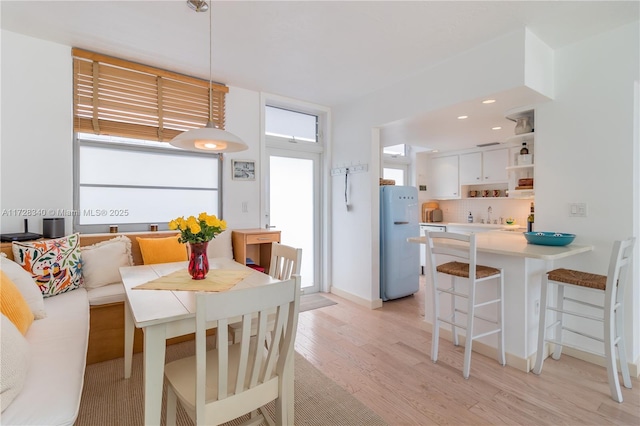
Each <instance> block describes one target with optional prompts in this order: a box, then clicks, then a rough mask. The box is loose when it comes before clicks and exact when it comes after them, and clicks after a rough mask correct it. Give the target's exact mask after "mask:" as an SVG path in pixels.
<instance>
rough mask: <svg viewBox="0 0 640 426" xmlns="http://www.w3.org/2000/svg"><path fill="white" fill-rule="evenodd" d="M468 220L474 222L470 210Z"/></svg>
mask: <svg viewBox="0 0 640 426" xmlns="http://www.w3.org/2000/svg"><path fill="white" fill-rule="evenodd" d="M467 222H469V223H473V215H472V214H471V212H469V216H467Z"/></svg>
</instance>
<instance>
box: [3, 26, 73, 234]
mask: <svg viewBox="0 0 640 426" xmlns="http://www.w3.org/2000/svg"><path fill="white" fill-rule="evenodd" d="M1 37H2V40H1V43H2V69H1V72H2V74H1V84H2V118H1V125H2V128H1V130H0V138H1V139H0V157H1V159H0V167H1V169H0V170H1V172H2V183H1V191H2V192H1V197H0V208H1V209H2V210H3V212H4V214H3V215H2V218H1V220H2V223H1V231H2V232H20V231H22V227H23V224H22V223H23V218H24V217H28V219H29V230H30V231H33V232H41V230H42V217H44V216H47V214H46V213H45V214H41V213H40V210H45V211H46V210H48V209H68V210H71V209H73V155H72V152H73V96H72V94H73V75H72V71H73V65H72V62H71V48H70V47H68V46H62V45H59V44H55V43H50V42H46V41H42V40H37V39H34V38H30V37H24V36H22V35H19V34H15V33H11V32H8V31H5V30H2V35H1ZM5 209H6V210H5ZM13 209H32V210H36V212H35V214H33V213H34V212H33V211H32V212H30V213H28V214H20V213H22V212H19V213H18V214H17V215H15V216H14V215H13V214H12V213H13ZM65 226H66V229H67V230H70V229H71V227H72V218H71V217H67V220H66V223H65Z"/></svg>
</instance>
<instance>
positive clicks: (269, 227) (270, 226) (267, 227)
mask: <svg viewBox="0 0 640 426" xmlns="http://www.w3.org/2000/svg"><path fill="white" fill-rule="evenodd" d="M275 227H276V226H275V225H269V224H266V225H265V226H264V228H265V229H271V228H275Z"/></svg>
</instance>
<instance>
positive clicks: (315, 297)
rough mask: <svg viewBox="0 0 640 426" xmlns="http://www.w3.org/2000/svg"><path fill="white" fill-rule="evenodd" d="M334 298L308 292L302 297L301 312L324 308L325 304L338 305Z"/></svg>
mask: <svg viewBox="0 0 640 426" xmlns="http://www.w3.org/2000/svg"><path fill="white" fill-rule="evenodd" d="M336 304H337V303H336V302H334V301H333V300H330V299H327V298H326V297H324V296H322V295H320V294H318V293H312V294H306V295H304V296H301V297H300V312H304V311H310V310H312V309H318V308H324V307H325V306H331V305H336Z"/></svg>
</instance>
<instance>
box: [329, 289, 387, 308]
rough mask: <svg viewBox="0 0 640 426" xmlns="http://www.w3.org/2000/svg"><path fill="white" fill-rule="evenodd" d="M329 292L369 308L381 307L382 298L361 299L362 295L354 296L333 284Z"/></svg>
mask: <svg viewBox="0 0 640 426" xmlns="http://www.w3.org/2000/svg"><path fill="white" fill-rule="evenodd" d="M329 292H330V293H332V294H335V295H336V296H340V297H342V298H343V299H347V300H348V301H350V302H353V303H356V304H358V305H360V306H364V307H366V308H369V309H378V308H382V299H377V300H367V299H363V298H362V297H359V296H356V295H354V294H351V293H349V292H346V291H344V290H340V289H339V288H336V287H333V286H331V290H330V291H329Z"/></svg>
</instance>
